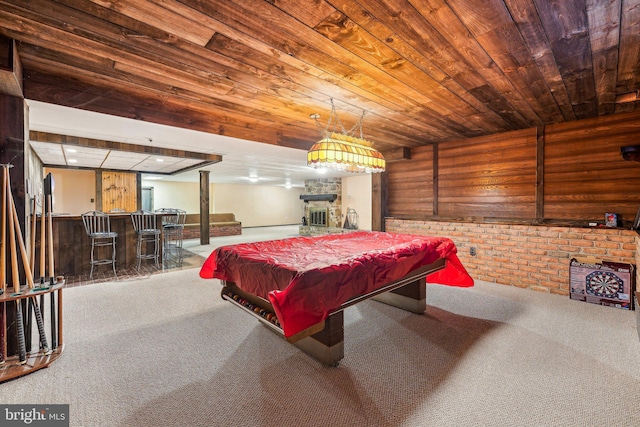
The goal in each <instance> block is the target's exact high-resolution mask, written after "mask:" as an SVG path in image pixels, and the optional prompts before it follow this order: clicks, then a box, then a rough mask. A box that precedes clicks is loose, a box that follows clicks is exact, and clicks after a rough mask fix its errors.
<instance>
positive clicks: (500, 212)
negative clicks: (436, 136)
mask: <svg viewBox="0 0 640 427" xmlns="http://www.w3.org/2000/svg"><path fill="white" fill-rule="evenodd" d="M638 135H640V114H638V113H629V114H618V115H613V116H606V117H601V118H596V119H590V120H580V121H574V122H570V123H563V124H558V125H550V126H547V127H545V128H540V129H536V128H532V129H526V130H521V131H514V132H507V133H504V134H499V135H492V136H487V137H480V138H473V139H468V140H462V141H456V142H450V143H441V144H438V145H437V146H435V150H437V151H435V153H434V147H431V146H423V147H417V148H412V150H411V160H405V161H400V162H395V163H390V164H389V165H388V167H387V174H388V215H389V216H393V217H400V218H425V217H429V216H434V215H435V214H434V212H436V213H437V216H438V217H442V218H468V217H476V218H483V217H484V218H505V219H514V220H518V221H521V220H530V221H539V220H554V219H560V220H572V221H574V220H575V221H585V222H586V221H600V222H603V221H604V214H605V213H606V212H615V213H618V214H619V215H620V217H621V219H623V220H624V221H625V223H626V224H627V223H630V222H631V221H633V219H634V218H635V215H636V211H637V210H638V207H640V163H638V162H632V161H625V160H624V159H623V158H622V156H621V154H620V147H622V146H626V145H636V144H640V137H638ZM434 154H435V155H434ZM434 159H437V164H436V162H435V161H434ZM434 170H435V171H437V174H436V176H434V173H433V172H434ZM434 195H436V197H434ZM541 216H542V217H541Z"/></svg>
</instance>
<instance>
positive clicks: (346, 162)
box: [307, 99, 386, 173]
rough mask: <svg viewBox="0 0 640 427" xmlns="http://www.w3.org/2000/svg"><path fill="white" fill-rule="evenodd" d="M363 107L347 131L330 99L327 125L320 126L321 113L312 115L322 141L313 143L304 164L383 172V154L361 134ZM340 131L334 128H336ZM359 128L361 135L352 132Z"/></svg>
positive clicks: (333, 168) (352, 170)
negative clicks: (356, 120) (356, 121)
mask: <svg viewBox="0 0 640 427" xmlns="http://www.w3.org/2000/svg"><path fill="white" fill-rule="evenodd" d="M364 114H365V112H364V110H363V111H362V116H361V117H360V120H358V123H356V124H355V125H354V126H353V128H352V129H351V130H350V131H349V132H347V131H346V130H345V129H344V126H342V123H341V122H340V118H339V117H338V114H337V112H336V107H335V105H334V104H333V99H332V100H331V114H330V115H329V120H328V121H327V125H326V126H325V127H324V129H323V128H322V126H321V125H320V121H319V120H318V119H319V118H320V114H312V115H311V116H310V117H311V118H312V119H314V120H315V122H316V125H317V126H318V129H319V130H320V136H321V138H322V139H321V140H320V141H318V142H316V143H315V144H313V147H311V149H310V150H309V152H308V153H307V165H309V166H311V167H312V168H316V169H331V170H338V171H347V172H356V173H359V172H361V173H372V172H384V170H385V166H386V161H385V159H384V156H383V155H382V153H380V152H379V151H378V150H376V149H375V148H373V142H371V141H367V140H366V139H364V138H363V136H362V120H363V119H364ZM338 127H339V131H336V129H338ZM356 130H359V134H360V136H355V135H354V133H355V131H356Z"/></svg>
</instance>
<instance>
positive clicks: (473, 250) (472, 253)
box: [469, 247, 477, 256]
mask: <svg viewBox="0 0 640 427" xmlns="http://www.w3.org/2000/svg"><path fill="white" fill-rule="evenodd" d="M476 253H477V252H476V248H475V247H471V248H470V249H469V255H471V256H476Z"/></svg>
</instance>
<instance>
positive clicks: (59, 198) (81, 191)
mask: <svg viewBox="0 0 640 427" xmlns="http://www.w3.org/2000/svg"><path fill="white" fill-rule="evenodd" d="M49 172H51V175H52V176H53V183H54V190H53V196H54V197H53V212H54V213H66V214H71V215H80V214H83V213H85V212H88V211H92V210H94V209H95V208H96V204H95V199H96V173H95V172H94V171H88V170H79V169H57V168H44V176H46V175H47V173H49ZM38 185H39V188H37V190H36V191H38V192H39V193H40V192H41V191H42V183H39V184H38ZM92 199H93V202H92V201H91V200H92Z"/></svg>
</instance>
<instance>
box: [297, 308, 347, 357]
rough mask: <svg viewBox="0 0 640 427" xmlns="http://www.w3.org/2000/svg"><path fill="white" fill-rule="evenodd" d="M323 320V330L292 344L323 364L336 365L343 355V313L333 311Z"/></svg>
mask: <svg viewBox="0 0 640 427" xmlns="http://www.w3.org/2000/svg"><path fill="white" fill-rule="evenodd" d="M324 322H325V323H324V329H323V330H321V331H320V332H317V333H315V334H313V335H311V336H308V337H306V338H302V339H300V340H298V341H296V342H293V343H292V344H293V345H295V346H296V347H298V348H299V349H300V350H302V351H304V352H305V353H307V354H309V355H310V356H312V357H313V358H315V359H316V360H318V361H320V362H322V363H324V364H325V365H329V366H337V365H338V363H339V362H340V360H342V358H343V357H344V313H343V312H342V311H338V312H336V313H333V314H332V315H330V316H329V317H327V318H326V319H325V321H324Z"/></svg>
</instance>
